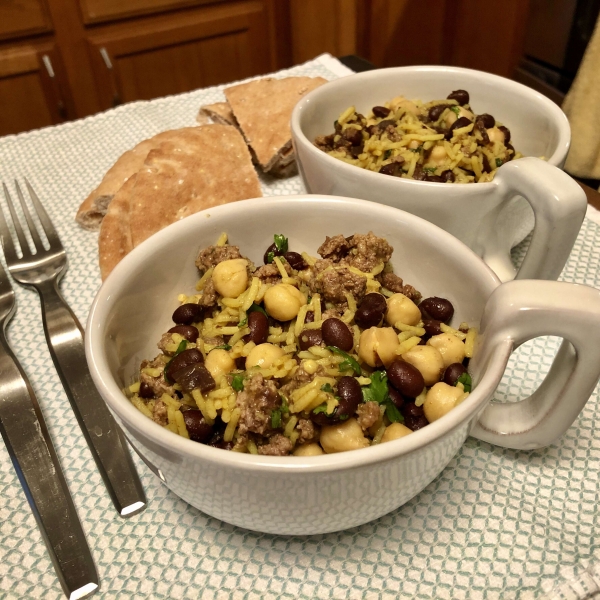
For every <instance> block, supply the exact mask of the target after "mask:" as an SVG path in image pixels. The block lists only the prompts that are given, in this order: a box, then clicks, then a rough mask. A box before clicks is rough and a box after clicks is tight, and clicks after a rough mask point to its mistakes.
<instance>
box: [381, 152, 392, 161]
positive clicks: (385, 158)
mask: <svg viewBox="0 0 600 600" xmlns="http://www.w3.org/2000/svg"><path fill="white" fill-rule="evenodd" d="M391 155H392V151H391V150H386V151H385V152H384V153H383V160H387V159H388V158H389V157H390V156H391Z"/></svg>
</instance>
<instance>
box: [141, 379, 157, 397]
mask: <svg viewBox="0 0 600 600" xmlns="http://www.w3.org/2000/svg"><path fill="white" fill-rule="evenodd" d="M138 395H139V396H140V398H154V397H155V394H154V390H153V389H152V387H151V386H149V385H148V384H147V383H146V382H145V381H142V382H141V383H140V391H139V392H138Z"/></svg>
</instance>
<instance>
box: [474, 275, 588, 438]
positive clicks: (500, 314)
mask: <svg viewBox="0 0 600 600" xmlns="http://www.w3.org/2000/svg"><path fill="white" fill-rule="evenodd" d="M543 335H554V336H560V337H562V338H563V340H564V341H563V343H562V345H561V348H560V350H559V352H558V353H557V355H556V357H555V358H554V362H553V363H552V366H551V368H550V371H549V372H548V375H547V376H546V378H545V379H544V381H543V382H542V384H541V385H540V386H539V388H538V389H537V390H536V391H535V392H534V393H533V394H531V396H529V397H527V398H525V399H524V400H521V401H519V402H514V403H500V402H494V401H493V400H492V402H491V403H490V404H489V405H487V406H486V408H485V409H484V410H483V412H482V413H481V414H480V416H479V419H478V420H476V421H475V422H474V425H473V429H472V431H471V435H473V436H474V437H476V438H479V439H480V440H483V441H486V442H489V443H491V444H496V445H498V446H504V447H506V448H515V449H523V450H526V449H532V448H542V447H544V446H547V445H549V444H551V443H552V442H554V441H555V440H556V439H558V438H559V437H560V436H561V435H562V434H563V433H564V432H565V431H566V430H567V429H568V428H569V427H570V426H571V424H572V423H573V422H574V421H575V419H576V418H577V415H579V413H580V412H581V410H582V409H583V407H584V405H585V403H586V402H587V400H588V398H589V397H590V395H591V394H592V392H593V391H594V387H595V386H596V384H597V382H598V379H599V377H600V360H598V342H599V340H600V291H599V290H596V289H594V288H592V287H589V286H585V285H577V284H573V283H564V282H557V281H509V282H507V283H504V284H502V285H501V286H499V287H498V288H496V289H495V290H494V292H493V293H492V295H491V296H490V298H489V300H488V302H487V304H486V306H485V311H484V314H483V318H482V321H481V329H480V335H479V338H478V340H479V341H478V343H477V347H476V351H475V355H474V357H473V359H472V360H471V365H470V369H469V370H470V371H471V372H472V374H473V381H474V384H475V386H477V384H478V379H481V378H482V375H483V374H484V373H485V371H486V370H487V369H488V368H489V365H490V364H491V362H493V361H494V360H495V359H497V357H498V356H503V357H504V359H505V361H507V360H508V357H509V356H510V353H511V352H512V351H513V350H514V349H515V348H517V347H518V346H519V345H520V344H522V343H523V342H526V341H527V340H530V339H532V338H535V337H539V336H543ZM482 384H484V381H482Z"/></svg>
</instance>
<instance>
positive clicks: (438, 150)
mask: <svg viewBox="0 0 600 600" xmlns="http://www.w3.org/2000/svg"><path fill="white" fill-rule="evenodd" d="M447 156H448V153H447V152H446V148H444V146H435V147H434V148H433V150H432V151H431V154H430V155H429V162H432V163H434V164H436V165H441V164H442V163H443V162H444V161H445V160H446V157H447Z"/></svg>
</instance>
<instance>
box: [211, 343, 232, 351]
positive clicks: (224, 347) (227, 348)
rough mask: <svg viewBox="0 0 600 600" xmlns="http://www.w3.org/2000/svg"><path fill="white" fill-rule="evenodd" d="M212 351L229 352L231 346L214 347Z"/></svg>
mask: <svg viewBox="0 0 600 600" xmlns="http://www.w3.org/2000/svg"><path fill="white" fill-rule="evenodd" d="M213 350H231V346H230V345H229V344H221V345H220V346H215V347H214V348H213Z"/></svg>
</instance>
